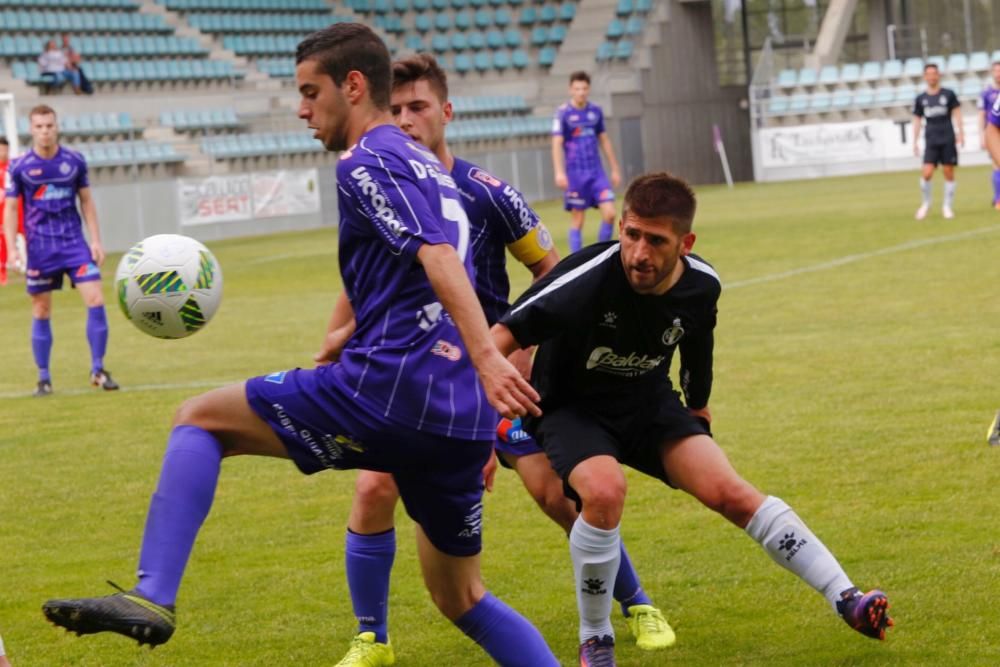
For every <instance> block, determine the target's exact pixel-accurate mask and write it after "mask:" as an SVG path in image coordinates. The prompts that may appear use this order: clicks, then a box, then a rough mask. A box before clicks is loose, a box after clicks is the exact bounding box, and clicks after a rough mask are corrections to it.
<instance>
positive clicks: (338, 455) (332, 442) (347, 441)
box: [322, 434, 365, 461]
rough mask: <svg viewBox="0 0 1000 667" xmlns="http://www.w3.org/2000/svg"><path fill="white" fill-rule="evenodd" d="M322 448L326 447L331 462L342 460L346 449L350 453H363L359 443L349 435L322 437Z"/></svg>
mask: <svg viewBox="0 0 1000 667" xmlns="http://www.w3.org/2000/svg"><path fill="white" fill-rule="evenodd" d="M322 440H323V446H324V447H326V451H327V452H329V453H330V458H332V459H333V460H335V461H336V460H338V459H342V458H344V450H345V449H348V450H350V451H352V452H357V453H358V454H360V453H362V452H364V451H365V448H364V446H363V445H362V444H361V442H360V441H358V440H355V439H354V438H352V437H351V436H349V435H343V434H341V435H336V436H331V435H329V434H327V435H324V436H323V437H322Z"/></svg>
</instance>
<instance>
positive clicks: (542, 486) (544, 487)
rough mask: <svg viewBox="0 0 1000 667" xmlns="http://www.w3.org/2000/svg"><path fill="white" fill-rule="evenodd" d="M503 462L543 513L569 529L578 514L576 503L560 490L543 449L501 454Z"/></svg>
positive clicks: (558, 482) (565, 528) (560, 484)
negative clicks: (533, 452)
mask: <svg viewBox="0 0 1000 667" xmlns="http://www.w3.org/2000/svg"><path fill="white" fill-rule="evenodd" d="M502 456H504V457H505V459H506V461H507V464H508V465H510V467H511V468H513V469H514V471H515V472H517V475H518V477H520V478H521V482H522V483H523V484H524V488H525V489H527V491H528V494H529V495H530V496H531V497H532V498H533V499H534V500H535V502H536V503H538V506H539V507H541V508H542V511H543V512H545V514H546V515H547V516H548V517H549V518H550V519H552V520H553V521H555V522H556V523H557V524H559V525H560V526H562V528H563V529H564V530H566V531H567V532H569V530H570V529H571V528H572V527H573V522H574V521H576V517H577V515H578V513H577V511H576V506H575V504H574V503H573V501H571V500H570V499H569V498H567V497H566V493H565V492H564V490H563V481H562V480H561V479H560V478H559V475H557V474H556V471H555V470H553V469H552V464H551V463H549V459H548V457H547V456H545V454H544V453H543V452H538V453H536V454H526V455H524V456H514V455H513V454H503V455H502Z"/></svg>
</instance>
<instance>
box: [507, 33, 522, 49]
mask: <svg viewBox="0 0 1000 667" xmlns="http://www.w3.org/2000/svg"><path fill="white" fill-rule="evenodd" d="M503 41H504V43H505V44H506V45H507V46H508V47H510V48H512V49H516V48H517V47H519V46H521V42H522V37H521V31H520V30H518V29H517V28H508V29H507V30H506V31H504V34H503Z"/></svg>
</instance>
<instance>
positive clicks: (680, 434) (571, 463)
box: [528, 388, 712, 505]
mask: <svg viewBox="0 0 1000 667" xmlns="http://www.w3.org/2000/svg"><path fill="white" fill-rule="evenodd" d="M609 412H610V411H608V410H601V409H600V408H597V409H595V408H594V407H593V406H583V405H572V406H569V405H567V406H565V407H560V408H556V409H554V410H549V411H547V412H546V413H545V414H544V415H543V416H542V417H540V418H537V419H531V420H529V422H528V428H529V430H531V431H533V435H534V437H535V439H536V440H537V441H538V443H539V444H540V445H541V446H542V449H543V450H544V451H545V454H546V456H548V458H549V461H550V462H551V463H552V467H553V468H554V469H555V471H556V473H558V474H559V476H560V477H561V478H562V480H563V489H564V490H565V493H566V496H567V497H568V498H571V499H573V500H576V501H577V504H578V505H579V502H580V498H579V496H578V495H577V494H576V492H575V491H573V489H572V487H571V486H570V484H569V474H570V472H572V470H573V468H575V467H576V466H577V465H578V464H579V463H580V462H582V461H585V460H586V459H589V458H593V457H594V456H601V455H607V456H613V457H615V459H617V460H618V462H619V463H621V464H623V465H627V466H629V467H630V468H634V469H636V470H638V471H639V472H641V473H645V474H647V475H649V476H650V477H655V478H656V479H658V480H660V481H662V482H664V483H665V484H668V485H670V486H673V484H671V483H670V479H669V478H668V477H667V474H666V472H664V470H663V461H662V458H661V451H662V449H663V444H664V443H666V442H670V441H673V440H680V439H681V438H686V437H688V436H692V435H711V434H712V433H711V431H710V430H709V428H708V423H707V422H706V421H705V420H704V419H701V418H699V417H695V416H694V415H692V414H691V413H690V412H689V411H688V409H687V408H686V407H685V406H684V404H683V403H681V400H680V396H679V395H678V394H677V392H675V391H673V389H670V388H666V389H664V390H661V391H658V392H656V393H655V395H654V396H650V397H647V400H645V401H641V402H638V404H637V405H635V407H634V409H630V410H627V411H625V412H621V413H617V414H609Z"/></svg>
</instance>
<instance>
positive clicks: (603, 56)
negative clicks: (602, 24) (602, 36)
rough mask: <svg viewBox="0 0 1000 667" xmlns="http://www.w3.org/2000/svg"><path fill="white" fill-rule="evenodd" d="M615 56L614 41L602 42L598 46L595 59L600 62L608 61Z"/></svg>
mask: <svg viewBox="0 0 1000 667" xmlns="http://www.w3.org/2000/svg"><path fill="white" fill-rule="evenodd" d="M614 56H615V45H614V43H613V42H607V41H605V42H601V43H600V44H599V45H598V47H597V53H596V54H595V55H594V59H595V60H597V62H599V63H603V62H607V61H609V60H611V59H612V58H614Z"/></svg>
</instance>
